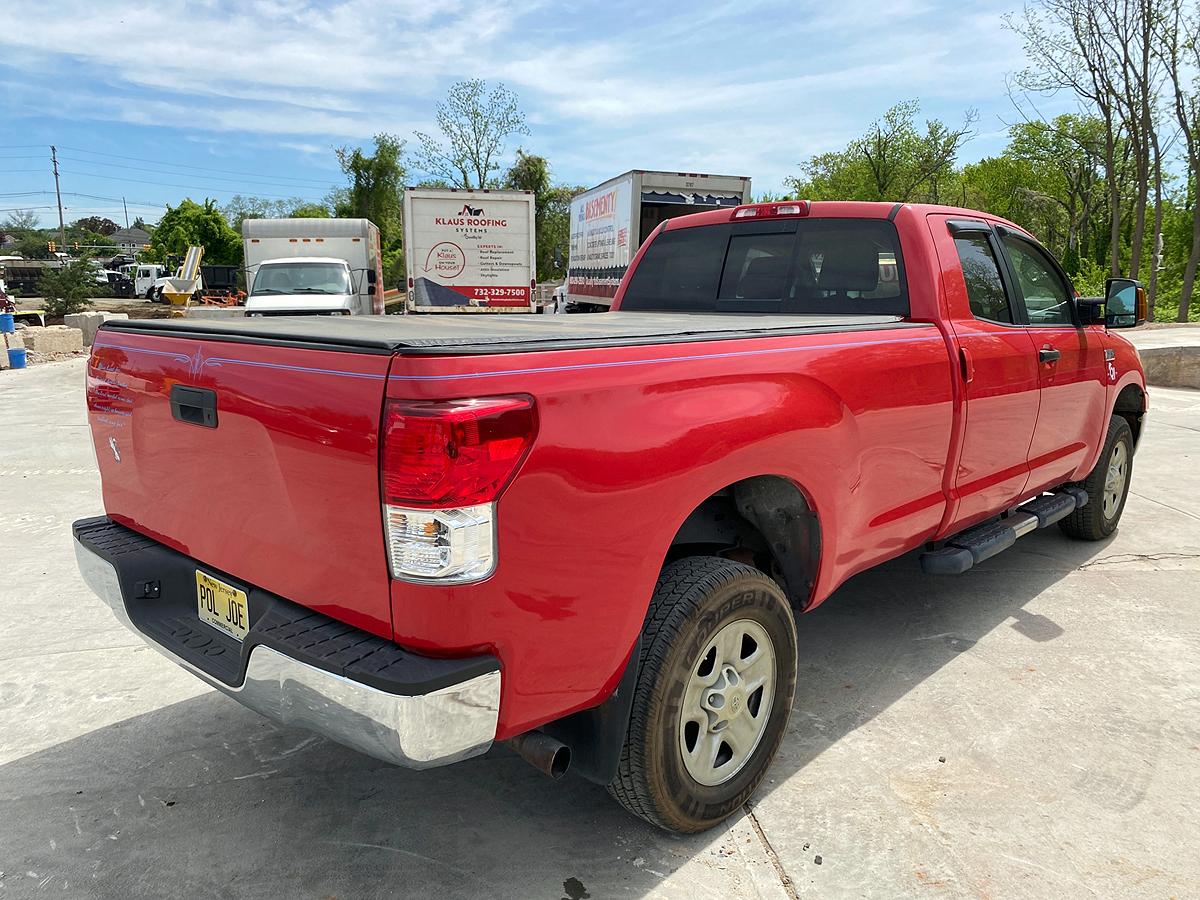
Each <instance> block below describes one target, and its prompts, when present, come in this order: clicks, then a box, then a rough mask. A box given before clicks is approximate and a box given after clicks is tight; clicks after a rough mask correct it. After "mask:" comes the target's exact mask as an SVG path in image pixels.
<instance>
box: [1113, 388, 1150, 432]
mask: <svg viewBox="0 0 1200 900" xmlns="http://www.w3.org/2000/svg"><path fill="white" fill-rule="evenodd" d="M1145 414H1146V395H1145V393H1143V391H1142V389H1141V388H1140V387H1138V386H1137V385H1136V384H1127V385H1125V387H1124V388H1123V389H1122V390H1121V393H1119V394H1117V402H1116V403H1115V404H1113V415H1114V416H1120V417H1121V418H1123V419H1124V420H1125V421H1126V422H1128V423H1129V430H1130V431H1132V432H1133V445H1134V446H1135V447H1136V446H1137V442H1138V438H1139V437H1140V436H1141V433H1142V416H1144V415H1145Z"/></svg>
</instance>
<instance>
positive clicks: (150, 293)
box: [146, 285, 154, 300]
mask: <svg viewBox="0 0 1200 900" xmlns="http://www.w3.org/2000/svg"><path fill="white" fill-rule="evenodd" d="M146 299H147V300H153V299H154V287H153V285H151V286H150V287H148V288H146Z"/></svg>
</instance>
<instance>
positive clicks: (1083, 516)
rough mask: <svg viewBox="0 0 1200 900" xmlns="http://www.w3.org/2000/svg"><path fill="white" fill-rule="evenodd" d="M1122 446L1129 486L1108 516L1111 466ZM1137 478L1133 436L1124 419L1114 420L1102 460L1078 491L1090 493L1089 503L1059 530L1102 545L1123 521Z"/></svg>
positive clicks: (1060, 523) (1115, 417)
mask: <svg viewBox="0 0 1200 900" xmlns="http://www.w3.org/2000/svg"><path fill="white" fill-rule="evenodd" d="M1118 445H1120V446H1121V447H1122V448H1123V452H1124V459H1125V484H1124V486H1123V487H1122V488H1121V490H1120V499H1119V500H1118V501H1117V502H1116V503H1115V504H1114V505H1113V507H1112V508H1111V509H1110V510H1109V512H1108V513H1106V512H1105V510H1104V496H1105V481H1106V480H1107V478H1108V469H1109V465H1110V463H1111V462H1112V459H1113V454H1114V453H1118V452H1121V451H1118V450H1117V447H1118ZM1132 478H1133V432H1132V431H1130V430H1129V423H1128V422H1126V421H1125V420H1124V419H1123V418H1121V417H1120V416H1113V417H1112V418H1111V419H1110V420H1109V422H1108V434H1107V435H1106V436H1105V439H1104V449H1103V450H1102V451H1100V459H1099V460H1098V461H1097V462H1096V468H1094V469H1092V471H1091V473H1090V474H1089V475H1088V477H1087V478H1085V479H1084V480H1083V481H1080V482H1079V483H1078V485H1077V486H1078V487H1081V488H1083V489H1084V490H1085V491H1087V495H1088V502H1087V505H1086V506H1083V507H1080V508H1079V509H1076V510H1075V511H1074V512H1072V513H1071V514H1070V515H1069V516H1067V517H1066V518H1065V519H1060V520H1059V523H1058V526H1059V528H1061V529H1062V530H1063V531H1064V532H1065V533H1066V534H1069V535H1070V536H1071V537H1073V538H1079V539H1080V540H1084V541H1099V540H1103V539H1104V538H1106V537H1108V536H1109V535H1110V534H1112V533H1113V532H1114V531H1116V530H1117V523H1119V522H1120V521H1121V513H1122V512H1124V511H1125V498H1126V497H1128V496H1129V482H1130V481H1131V480H1132Z"/></svg>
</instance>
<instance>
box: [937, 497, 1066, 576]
mask: <svg viewBox="0 0 1200 900" xmlns="http://www.w3.org/2000/svg"><path fill="white" fill-rule="evenodd" d="M1087 500H1088V497H1087V492H1086V491H1085V490H1084V489H1083V488H1081V487H1075V486H1073V485H1072V486H1070V487H1065V488H1062V489H1061V490H1059V491H1058V492H1057V493H1054V494H1042V495H1041V496H1040V497H1034V498H1033V499H1032V500H1030V501H1029V502H1028V503H1024V504H1022V505H1021V506H1019V507H1017V508H1016V509H1015V510H1014V511H1013V512H1012V513H1011V514H1010V515H1009V516H1008V517H1006V518H1003V519H1000V520H999V521H996V522H985V523H984V524H982V525H976V526H975V527H974V528H968V529H967V530H966V531H962V532H959V533H958V534H956V535H954V537H952V538H950V539H949V540H947V541H946V543H945V545H944V546H942V547H939V548H938V549H937V550H930V551H928V552H927V553H922V554H921V570H922V571H923V572H924V573H925V574H926V575H961V574H962V573H963V572H965V571H967V569H969V568H971V567H972V566H974V565H977V564H978V563H981V562H983V561H984V560H985V559H990V558H991V557H993V556H995V555H996V554H997V553H1000V552H1001V551H1004V550H1007V549H1008V548H1009V547H1011V546H1012V545H1013V544H1015V543H1016V542H1017V538H1019V537H1022V536H1023V535H1026V534H1029V532H1031V531H1035V530H1036V529H1038V528H1045V527H1046V526H1047V525H1053V524H1054V523H1055V522H1057V521H1058V520H1059V519H1062V518H1065V517H1067V516H1068V515H1070V514H1071V513H1072V512H1074V511H1075V510H1077V509H1079V508H1080V507H1081V506H1086V505H1087Z"/></svg>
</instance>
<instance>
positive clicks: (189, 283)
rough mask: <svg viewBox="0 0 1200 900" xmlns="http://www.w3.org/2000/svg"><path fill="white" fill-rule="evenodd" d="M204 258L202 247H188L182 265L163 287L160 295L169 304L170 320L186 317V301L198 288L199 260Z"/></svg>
mask: <svg viewBox="0 0 1200 900" xmlns="http://www.w3.org/2000/svg"><path fill="white" fill-rule="evenodd" d="M203 258H204V248H203V247H188V251H187V256H185V257H184V259H183V265H182V266H180V267H179V271H178V272H176V273H175V276H174V277H173V278H168V279H167V280H166V281H167V283H166V284H164V285H163V288H162V295H163V297H165V298H166V300H167V302H168V303H170V304H171V318H173V319H174V318H182V317H183V316H186V315H187V305H188V301H189V300H191V299H192V295H193V294H194V293H196V291H197V290H198V289H199V286H200V260H202V259H203Z"/></svg>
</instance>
